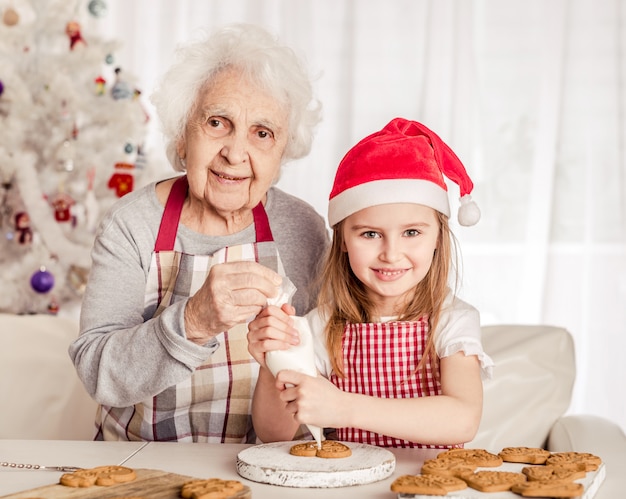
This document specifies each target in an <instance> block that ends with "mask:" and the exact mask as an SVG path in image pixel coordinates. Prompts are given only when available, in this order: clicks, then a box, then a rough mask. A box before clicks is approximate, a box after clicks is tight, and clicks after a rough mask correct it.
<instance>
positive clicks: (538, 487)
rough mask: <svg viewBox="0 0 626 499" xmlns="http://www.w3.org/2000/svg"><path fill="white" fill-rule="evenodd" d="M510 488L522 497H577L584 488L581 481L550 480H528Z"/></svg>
mask: <svg viewBox="0 0 626 499" xmlns="http://www.w3.org/2000/svg"><path fill="white" fill-rule="evenodd" d="M511 490H512V491H513V492H515V493H516V494H519V495H521V496H524V497H555V498H561V497H578V496H581V495H582V494H583V492H584V491H585V488H584V487H583V485H582V484H581V483H575V482H562V483H558V482H557V483H555V482H552V481H529V482H523V483H518V484H515V485H513V487H511Z"/></svg>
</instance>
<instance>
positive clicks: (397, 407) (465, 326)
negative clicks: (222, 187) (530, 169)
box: [248, 118, 492, 448]
mask: <svg viewBox="0 0 626 499" xmlns="http://www.w3.org/2000/svg"><path fill="white" fill-rule="evenodd" d="M442 174H445V175H446V176H447V177H448V178H450V179H452V180H454V181H455V182H456V183H457V184H459V187H460V191H461V196H462V197H461V207H460V208H459V222H460V223H461V224H462V225H473V224H474V223H476V222H477V221H478V219H479V218H480V212H479V211H478V208H477V207H476V205H475V204H474V203H473V201H472V200H471V197H470V195H469V193H470V192H471V190H472V188H473V185H472V182H471V180H470V179H469V177H468V176H467V173H466V171H465V169H464V167H463V165H462V163H461V161H460V160H459V159H458V158H457V156H456V155H455V154H454V153H453V152H452V151H451V150H450V148H449V147H448V146H447V145H446V144H445V143H444V142H443V141H442V140H441V139H440V138H439V137H438V136H437V135H436V134H435V133H433V132H432V131H431V130H429V129H428V128H426V127H425V126H424V125H422V124H420V123H417V122H415V121H408V120H405V119H401V118H397V119H394V120H392V121H391V122H390V123H389V124H388V125H387V126H386V127H385V128H383V129H382V130H381V131H380V132H376V133H374V134H372V135H370V136H368V137H366V138H365V139H363V140H362V141H361V142H359V143H358V144H357V145H356V146H355V147H353V148H352V149H351V150H350V151H349V152H348V153H347V154H346V156H345V157H344V158H343V160H342V161H341V163H340V164H339V167H338V170H337V173H336V177H335V182H334V185H333V189H332V192H331V194H330V202H329V209H328V220H329V223H330V225H331V227H332V228H333V242H332V247H331V249H330V252H329V254H328V256H327V259H326V262H325V267H324V270H323V274H322V276H321V292H320V300H319V306H318V308H316V309H315V310H313V311H312V312H310V313H309V314H308V315H307V316H306V318H307V321H308V323H309V325H310V327H311V330H312V332H313V336H314V343H315V353H316V362H317V367H318V370H319V373H320V374H321V376H317V377H312V376H307V375H306V374H303V373H301V372H297V371H292V370H283V371H280V372H279V373H278V374H277V376H276V377H275V378H274V376H273V375H272V374H271V372H270V371H269V370H268V368H267V366H266V364H265V360H264V359H265V353H266V352H268V351H271V350H284V349H288V348H289V347H290V346H291V345H296V344H298V332H297V331H296V330H295V328H294V327H293V323H294V321H293V319H291V318H290V314H293V313H294V310H293V308H292V307H291V306H290V305H283V306H282V307H281V308H279V307H276V306H268V307H266V308H265V309H264V310H263V311H262V312H261V313H260V314H259V315H258V316H257V318H256V319H255V320H253V321H252V322H251V323H250V324H249V333H248V340H249V350H250V353H251V354H252V355H253V356H254V357H255V359H257V361H258V362H259V363H260V364H261V370H260V374H259V380H258V383H257V386H256V391H255V394H254V400H253V407H252V416H253V422H254V427H255V430H256V432H257V436H258V437H259V438H260V439H261V440H262V441H265V442H267V441H280V440H290V439H292V438H293V437H294V434H295V432H296V431H297V429H298V427H299V425H300V424H301V423H306V424H312V425H317V426H320V427H324V428H336V430H337V439H338V440H343V441H353V442H364V443H369V444H374V445H380V446H394V447H396V446H397V447H436V448H446V447H453V446H462V445H463V443H465V442H468V441H470V440H471V439H472V438H473V437H474V435H475V433H476V431H477V429H478V424H479V422H480V417H481V412H482V379H481V375H485V376H490V374H491V366H492V361H491V359H490V358H489V357H488V356H487V355H486V354H485V353H484V351H483V348H482V345H481V339H480V321H479V314H478V311H477V310H476V309H475V308H473V307H472V306H470V305H469V304H467V303H465V302H463V301H461V300H460V299H458V298H456V297H455V296H454V293H453V291H452V290H451V289H450V287H449V274H450V273H451V267H452V266H453V264H454V251H453V250H454V247H453V240H454V238H453V235H452V233H451V231H450V228H449V225H448V218H449V216H450V208H449V203H448V196H447V189H446V185H445V183H444V180H443V175H442Z"/></svg>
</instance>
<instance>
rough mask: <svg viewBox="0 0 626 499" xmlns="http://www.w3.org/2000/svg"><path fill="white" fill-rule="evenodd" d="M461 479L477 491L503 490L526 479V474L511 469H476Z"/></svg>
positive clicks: (509, 488)
mask: <svg viewBox="0 0 626 499" xmlns="http://www.w3.org/2000/svg"><path fill="white" fill-rule="evenodd" d="M463 480H465V482H466V483H467V485H469V486H470V487H471V488H473V489H475V490H478V491H479V492H505V491H507V490H511V487H512V486H513V485H515V484H517V483H522V482H525V481H526V476H524V475H523V474H522V473H515V472H513V471H477V472H475V473H472V474H471V475H465V476H464V477H463Z"/></svg>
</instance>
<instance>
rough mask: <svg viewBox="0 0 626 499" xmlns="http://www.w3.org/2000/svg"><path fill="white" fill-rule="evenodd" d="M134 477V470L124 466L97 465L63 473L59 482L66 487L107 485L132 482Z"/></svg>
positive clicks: (135, 476)
mask: <svg viewBox="0 0 626 499" xmlns="http://www.w3.org/2000/svg"><path fill="white" fill-rule="evenodd" d="M135 478H137V475H136V474H135V471H134V470H133V469H131V468H126V467H125V466H97V467H95V468H87V469H83V470H76V471H74V472H72V473H65V474H63V475H61V478H60V479H59V483H60V484H61V485H65V486H66V487H91V486H92V485H100V486H103V487H108V486H110V485H115V484H118V483H127V482H132V481H133V480H134V479H135Z"/></svg>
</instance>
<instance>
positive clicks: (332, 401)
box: [276, 370, 349, 428]
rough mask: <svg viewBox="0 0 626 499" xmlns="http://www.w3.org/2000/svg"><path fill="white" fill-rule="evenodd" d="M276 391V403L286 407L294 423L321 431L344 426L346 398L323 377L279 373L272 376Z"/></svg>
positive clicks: (288, 371) (294, 372) (296, 373)
mask: <svg viewBox="0 0 626 499" xmlns="http://www.w3.org/2000/svg"><path fill="white" fill-rule="evenodd" d="M276 387H277V388H278V389H279V390H280V399H281V400H282V401H283V402H285V403H286V404H287V406H286V410H287V411H288V412H291V413H292V414H293V417H294V419H295V420H296V421H297V422H298V423H300V424H313V425H316V426H320V427H322V428H338V427H343V426H346V410H348V409H349V407H348V406H349V404H346V402H345V398H346V396H348V395H349V394H348V393H346V392H343V391H341V390H339V389H338V388H337V387H336V386H335V385H333V384H332V383H331V382H330V381H328V380H327V379H326V378H324V377H323V376H317V377H312V376H308V375H307V374H303V373H300V372H297V371H290V370H283V371H280V372H279V373H278V375H277V376H276ZM331 408H332V410H329V409H331Z"/></svg>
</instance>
